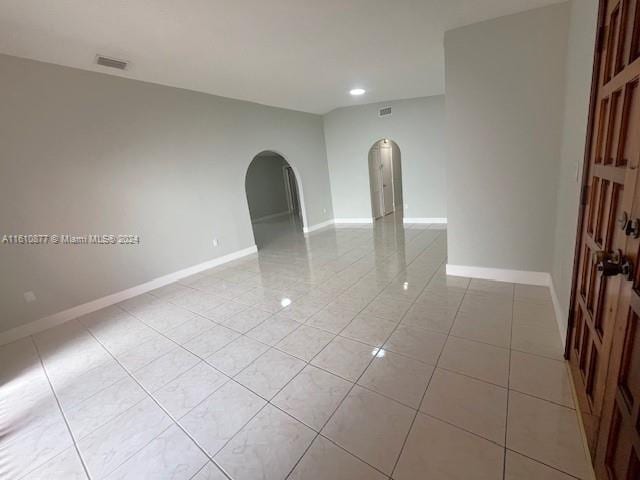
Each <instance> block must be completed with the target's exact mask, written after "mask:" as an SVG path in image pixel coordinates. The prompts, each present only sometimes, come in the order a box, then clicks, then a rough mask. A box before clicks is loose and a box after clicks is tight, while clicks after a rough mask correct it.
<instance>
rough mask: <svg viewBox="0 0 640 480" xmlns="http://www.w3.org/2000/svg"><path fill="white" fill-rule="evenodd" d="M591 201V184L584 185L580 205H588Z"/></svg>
mask: <svg viewBox="0 0 640 480" xmlns="http://www.w3.org/2000/svg"><path fill="white" fill-rule="evenodd" d="M588 203H589V185H583V186H582V191H581V192H580V205H582V206H583V207H585V206H587V204H588Z"/></svg>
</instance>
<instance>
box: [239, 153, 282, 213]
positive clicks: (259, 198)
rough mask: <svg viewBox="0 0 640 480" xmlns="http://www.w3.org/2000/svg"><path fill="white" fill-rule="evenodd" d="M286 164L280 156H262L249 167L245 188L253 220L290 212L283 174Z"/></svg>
mask: <svg viewBox="0 0 640 480" xmlns="http://www.w3.org/2000/svg"><path fill="white" fill-rule="evenodd" d="M286 164H287V162H286V161H285V160H284V159H283V158H282V157H280V156H278V155H260V156H258V157H256V159H255V160H254V161H253V162H251V164H250V165H249V168H248V170H247V177H246V181H245V188H246V191H247V202H248V203H249V213H250V214H251V220H254V221H255V220H259V219H260V218H262V217H267V216H270V215H276V214H278V213H283V212H287V211H288V210H289V205H288V203H287V191H286V189H285V186H284V175H283V173H282V167H283V166H285V165H286Z"/></svg>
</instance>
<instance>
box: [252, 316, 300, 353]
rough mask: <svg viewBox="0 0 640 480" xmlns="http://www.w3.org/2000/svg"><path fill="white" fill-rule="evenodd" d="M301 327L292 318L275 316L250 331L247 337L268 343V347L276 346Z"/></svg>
mask: <svg viewBox="0 0 640 480" xmlns="http://www.w3.org/2000/svg"><path fill="white" fill-rule="evenodd" d="M300 325H301V324H300V323H298V322H296V321H295V320H291V319H290V318H283V317H277V316H273V317H271V318H268V319H266V320H265V321H264V322H262V323H261V324H260V325H258V326H257V327H255V328H254V329H252V330H250V331H249V332H248V333H247V336H248V337H250V338H253V339H254V340H258V341H259V342H262V343H266V344H267V345H271V346H274V345H276V344H277V343H278V342H279V341H281V340H282V339H283V338H284V337H286V336H287V335H289V334H290V333H291V332H293V331H294V330H295V329H297V328H298V327H299V326H300Z"/></svg>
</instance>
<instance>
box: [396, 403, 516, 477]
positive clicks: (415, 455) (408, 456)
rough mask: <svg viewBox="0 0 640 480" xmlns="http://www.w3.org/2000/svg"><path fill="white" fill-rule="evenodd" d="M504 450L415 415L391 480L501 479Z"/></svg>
mask: <svg viewBox="0 0 640 480" xmlns="http://www.w3.org/2000/svg"><path fill="white" fill-rule="evenodd" d="M503 455H504V449H503V448H502V447H499V446H498V445H496V444H495V443H492V442H490V441H488V440H485V439H483V438H480V437H478V436H476V435H473V434H471V433H468V432H465V431H463V430H460V429H458V428H456V427H454V426H452V425H449V424H446V423H444V422H441V421H440V420H437V419H435V418H432V417H428V416H426V415H423V414H418V416H417V417H416V420H415V422H414V424H413V427H412V428H411V433H409V437H408V438H407V444H406V445H405V447H404V449H403V451H402V455H401V456H400V460H399V461H398V465H397V467H396V469H395V471H394V473H393V478H394V480H422V479H427V478H437V479H438V480H440V479H442V480H467V479H471V478H473V479H474V480H501V479H502V470H503V461H504V460H503Z"/></svg>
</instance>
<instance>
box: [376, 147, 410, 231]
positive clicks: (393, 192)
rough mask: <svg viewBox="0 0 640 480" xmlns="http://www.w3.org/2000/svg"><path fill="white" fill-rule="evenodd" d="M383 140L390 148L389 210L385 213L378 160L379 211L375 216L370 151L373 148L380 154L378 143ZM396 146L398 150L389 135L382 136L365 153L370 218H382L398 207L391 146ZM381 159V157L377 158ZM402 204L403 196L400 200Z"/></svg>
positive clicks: (394, 211)
mask: <svg viewBox="0 0 640 480" xmlns="http://www.w3.org/2000/svg"><path fill="white" fill-rule="evenodd" d="M384 140H387V146H388V148H389V150H390V161H391V165H390V169H391V212H390V213H387V214H385V202H384V190H383V184H384V182H383V178H382V168H380V167H381V165H382V163H381V162H380V167H379V168H378V169H377V171H378V173H377V177H378V187H379V193H378V195H377V197H378V208H379V212H380V215H379V216H376V212H375V208H374V198H375V197H376V195H374V191H373V183H372V181H373V179H372V175H373V173H372V165H371V163H372V153H373V151H374V149H377V150H378V154H379V155H381V149H380V145H379V144H381V143H382V142H383V141H384ZM394 145H395V146H396V148H397V149H398V152H400V151H401V150H400V146H399V145H398V144H397V143H396V142H395V141H394V140H392V139H391V138H389V137H382V138H380V139H378V140H376V141H374V142H373V143H372V144H371V147H369V152H368V154H367V164H368V168H369V196H370V198H371V217H372V219H373V220H374V221H375V220H377V219H378V218H383V217H384V216H385V215H390V214H391V213H396V212H397V210H398V207H400V205H397V204H396V200H397V199H396V172H395V159H394V155H393V146H394ZM379 160H381V158H380V159H379ZM401 161H402V160H401V156H399V157H398V162H399V165H400V162H401ZM400 168H402V166H401V165H400ZM400 182H402V175H401V174H400ZM401 191H402V192H403V195H404V188H403V189H402V190H401ZM402 204H404V198H403V201H402Z"/></svg>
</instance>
